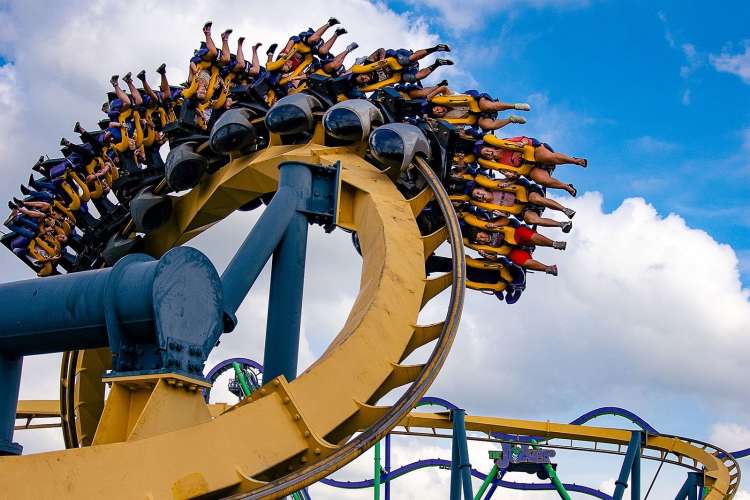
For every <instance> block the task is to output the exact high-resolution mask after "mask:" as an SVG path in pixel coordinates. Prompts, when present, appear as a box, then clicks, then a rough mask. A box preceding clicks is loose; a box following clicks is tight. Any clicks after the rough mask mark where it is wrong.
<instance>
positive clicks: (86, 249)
mask: <svg viewBox="0 0 750 500" xmlns="http://www.w3.org/2000/svg"><path fill="white" fill-rule="evenodd" d="M129 221H130V212H129V211H128V209H127V208H126V207H125V206H123V205H117V206H116V207H115V209H114V210H113V211H112V212H111V213H108V214H106V215H102V217H101V218H100V219H98V220H94V221H93V222H91V223H89V224H88V227H87V228H86V230H85V231H84V233H83V236H82V237H81V239H80V243H79V248H80V250H78V249H77V250H76V253H77V256H76V261H75V265H74V266H73V269H72V271H79V270H87V269H92V268H94V267H97V266H98V265H100V264H101V263H103V262H104V258H103V257H102V252H103V251H104V249H105V247H106V246H107V243H108V242H109V241H110V240H111V239H112V238H113V237H114V236H115V235H118V234H119V233H120V232H121V231H122V230H123V228H124V227H125V226H126V225H127V224H128V222H129ZM131 250H132V248H131ZM108 263H110V264H112V263H114V262H108Z"/></svg>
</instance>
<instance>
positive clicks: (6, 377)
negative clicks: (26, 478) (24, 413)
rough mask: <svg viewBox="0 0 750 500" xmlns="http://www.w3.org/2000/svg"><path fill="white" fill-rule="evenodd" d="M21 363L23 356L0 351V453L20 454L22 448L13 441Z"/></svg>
mask: <svg viewBox="0 0 750 500" xmlns="http://www.w3.org/2000/svg"><path fill="white" fill-rule="evenodd" d="M22 364H23V357H21V356H19V355H17V354H3V353H0V381H2V384H0V455H20V454H21V451H22V449H23V448H22V447H21V445H20V444H18V443H14V442H13V428H14V427H15V425H16V407H17V406H18V391H19V389H20V387H21V365H22Z"/></svg>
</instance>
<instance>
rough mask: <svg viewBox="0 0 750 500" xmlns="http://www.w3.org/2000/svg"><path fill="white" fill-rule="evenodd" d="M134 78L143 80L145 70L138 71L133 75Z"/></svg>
mask: <svg viewBox="0 0 750 500" xmlns="http://www.w3.org/2000/svg"><path fill="white" fill-rule="evenodd" d="M135 77H136V78H138V79H139V80H140V81H144V80H145V79H146V70H145V69H142V70H140V71H139V72H138V74H137V75H135Z"/></svg>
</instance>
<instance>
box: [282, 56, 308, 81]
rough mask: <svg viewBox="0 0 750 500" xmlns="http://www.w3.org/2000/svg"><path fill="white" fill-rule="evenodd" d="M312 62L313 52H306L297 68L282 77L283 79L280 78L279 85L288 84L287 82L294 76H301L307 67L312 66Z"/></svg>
mask: <svg viewBox="0 0 750 500" xmlns="http://www.w3.org/2000/svg"><path fill="white" fill-rule="evenodd" d="M312 63H313V56H312V54H311V53H309V54H306V55H305V57H304V59H302V62H301V63H299V66H297V67H296V68H294V71H292V72H291V73H289V74H287V75H286V76H284V78H282V79H281V80H279V85H286V84H287V83H289V82H290V81H291V80H292V78H295V77H297V76H300V75H301V74H302V73H303V72H304V71H305V70H306V69H307V68H309V67H310V65H311V64H312Z"/></svg>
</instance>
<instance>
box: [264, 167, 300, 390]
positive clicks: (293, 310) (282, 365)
mask: <svg viewBox="0 0 750 500" xmlns="http://www.w3.org/2000/svg"><path fill="white" fill-rule="evenodd" d="M279 186H280V187H281V188H282V189H285V190H287V191H289V192H291V193H293V194H294V198H293V200H292V207H293V208H294V209H295V210H294V213H293V214H292V216H291V217H290V219H289V221H288V222H287V226H286V228H285V231H284V236H283V238H282V239H281V242H280V243H279V246H278V247H277V248H276V250H275V251H274V253H273V264H272V267H271V290H270V295H269V299H268V319H267V322H266V345H265V352H264V356H263V366H264V367H265V372H264V380H266V381H269V380H273V379H274V378H276V377H278V376H279V375H284V376H285V377H286V379H287V380H288V381H292V380H294V378H295V377H296V376H297V359H298V355H299V336H300V325H301V323H302V290H303V288H304V283H305V255H306V253H307V228H308V227H307V226H308V221H307V216H306V215H305V212H304V211H305V210H306V209H307V207H308V203H309V201H310V200H311V199H312V171H311V170H310V167H309V166H308V165H305V164H302V163H283V164H282V165H281V172H280V175H279ZM271 203H273V201H271Z"/></svg>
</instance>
